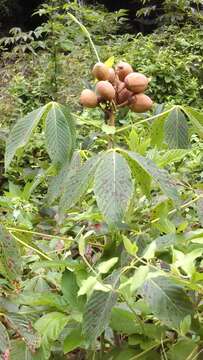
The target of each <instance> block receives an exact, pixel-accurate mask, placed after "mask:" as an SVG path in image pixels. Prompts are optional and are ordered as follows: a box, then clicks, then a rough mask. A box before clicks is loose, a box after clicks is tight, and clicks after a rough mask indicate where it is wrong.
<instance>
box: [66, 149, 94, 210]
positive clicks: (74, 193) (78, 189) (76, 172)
mask: <svg viewBox="0 0 203 360" xmlns="http://www.w3.org/2000/svg"><path fill="white" fill-rule="evenodd" d="M99 160H100V158H99V157H98V156H94V157H92V158H90V159H88V160H87V161H86V162H85V163H84V164H83V165H82V166H81V167H80V168H79V169H77V168H76V169H73V171H70V172H69V174H68V175H67V177H66V179H65V181H64V183H63V189H64V192H63V194H62V197H61V199H60V203H59V207H60V209H61V210H62V211H63V210H67V209H69V208H70V207H72V206H74V205H75V204H76V203H77V202H78V200H79V199H80V198H81V197H82V195H83V194H84V193H85V191H86V190H87V188H88V186H89V184H90V182H91V181H92V178H93V175H94V173H95V171H96V168H97V166H98V163H99Z"/></svg>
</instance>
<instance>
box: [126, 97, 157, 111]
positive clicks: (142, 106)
mask: <svg viewBox="0 0 203 360" xmlns="http://www.w3.org/2000/svg"><path fill="white" fill-rule="evenodd" d="M152 105H153V101H152V99H150V97H149V96H147V95H145V94H137V95H135V96H133V98H132V101H131V103H130V109H131V110H132V111H134V112H137V113H143V112H145V111H148V110H150V109H151V108H152Z"/></svg>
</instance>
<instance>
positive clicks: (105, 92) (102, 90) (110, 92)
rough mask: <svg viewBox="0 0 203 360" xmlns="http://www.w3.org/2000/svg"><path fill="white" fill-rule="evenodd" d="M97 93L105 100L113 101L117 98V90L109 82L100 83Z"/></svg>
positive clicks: (97, 86)
mask: <svg viewBox="0 0 203 360" xmlns="http://www.w3.org/2000/svg"><path fill="white" fill-rule="evenodd" d="M96 93H97V94H98V95H99V96H101V97H102V99H104V100H109V101H111V100H113V99H114V98H115V94H116V92H115V89H114V87H113V86H112V85H111V84H110V82H108V81H99V82H98V83H97V85H96Z"/></svg>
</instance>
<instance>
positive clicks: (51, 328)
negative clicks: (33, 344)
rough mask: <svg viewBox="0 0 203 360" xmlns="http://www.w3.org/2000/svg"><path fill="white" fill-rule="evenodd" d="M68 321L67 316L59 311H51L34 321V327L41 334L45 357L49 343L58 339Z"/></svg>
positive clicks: (47, 356) (47, 353) (48, 350)
mask: <svg viewBox="0 0 203 360" xmlns="http://www.w3.org/2000/svg"><path fill="white" fill-rule="evenodd" d="M68 321H69V317H68V316H67V315H64V314H62V313H60V312H51V313H49V314H46V315H44V316H42V317H41V318H40V319H39V320H37V321H36V323H35V329H36V330H37V331H38V333H39V334H40V335H41V339H42V340H41V343H42V347H43V352H44V356H45V359H48V358H49V355H50V350H51V344H52V343H53V342H54V341H55V340H57V339H58V337H59V335H60V333H61V332H62V330H63V329H64V327H65V326H66V324H67V323H68Z"/></svg>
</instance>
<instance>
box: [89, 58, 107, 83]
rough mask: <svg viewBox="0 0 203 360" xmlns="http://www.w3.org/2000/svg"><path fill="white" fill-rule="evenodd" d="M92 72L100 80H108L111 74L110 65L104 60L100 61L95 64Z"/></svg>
mask: <svg viewBox="0 0 203 360" xmlns="http://www.w3.org/2000/svg"><path fill="white" fill-rule="evenodd" d="M92 74H93V76H94V77H95V78H96V79H98V80H108V79H109V76H110V73H109V67H108V66H107V65H105V64H103V63H102V62H98V63H96V64H95V65H94V67H93V70H92Z"/></svg>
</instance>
